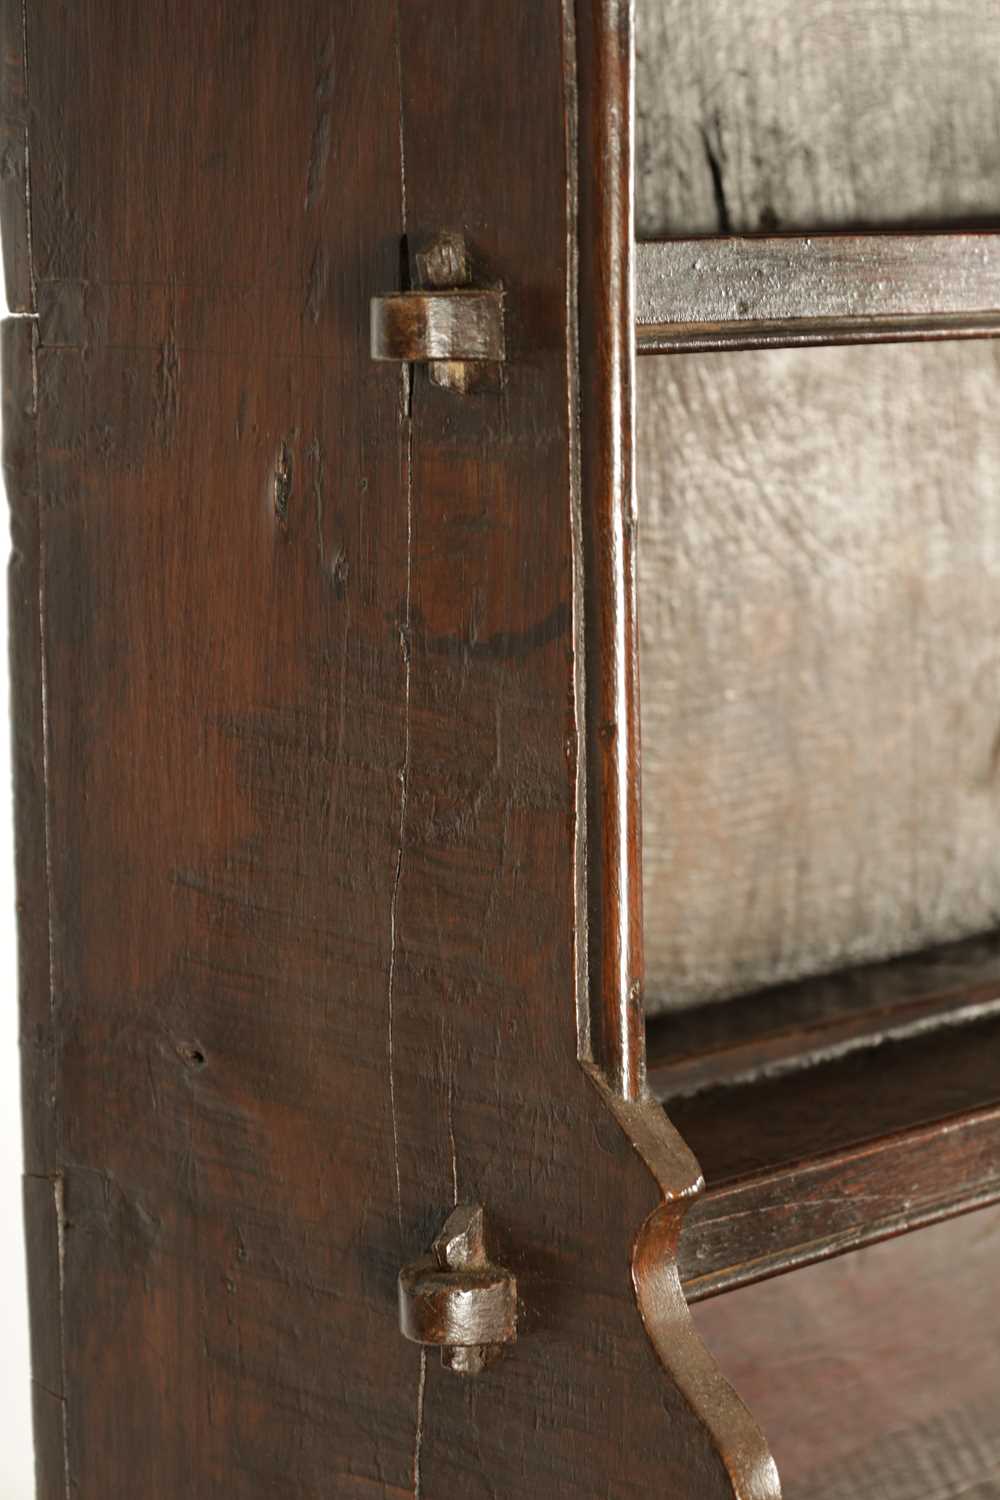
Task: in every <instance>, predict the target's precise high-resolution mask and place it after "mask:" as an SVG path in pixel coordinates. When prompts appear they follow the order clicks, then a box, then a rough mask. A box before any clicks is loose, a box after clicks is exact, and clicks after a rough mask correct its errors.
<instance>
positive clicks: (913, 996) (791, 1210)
mask: <svg viewBox="0 0 1000 1500" xmlns="http://www.w3.org/2000/svg"><path fill="white" fill-rule="evenodd" d="M649 1077H650V1085H651V1087H652V1089H653V1091H654V1093H655V1094H656V1096H657V1098H659V1099H660V1100H661V1101H662V1102H663V1104H664V1106H665V1107H666V1109H667V1111H668V1113H669V1115H670V1118H671V1120H672V1121H673V1122H674V1124H675V1125H676V1126H677V1128H678V1129H679V1130H680V1131H681V1133H682V1135H683V1136H684V1138H685V1140H686V1141H687V1142H688V1144H689V1145H690V1146H691V1148H692V1149H693V1151H694V1152H695V1154H696V1155H697V1157H698V1159H699V1161H700V1162H701V1165H702V1169H703V1171H704V1174H705V1179H706V1184H707V1187H706V1191H705V1193H704V1194H703V1195H702V1197H701V1198H700V1199H699V1200H698V1201H697V1202H696V1203H695V1204H694V1205H693V1206H692V1207H691V1209H690V1211H689V1213H688V1216H687V1219H686V1221H685V1227H684V1232H683V1236H682V1239H681V1247H680V1262H681V1275H682V1279H683V1282H684V1287H685V1292H686V1294H687V1296H688V1298H689V1300H691V1301H694V1300H697V1299H699V1298H702V1297H707V1296H711V1295H713V1294H715V1293H717V1292H721V1291H726V1290H729V1289H731V1288H733V1287H736V1286H741V1285H744V1284H746V1283H748V1282H752V1281H758V1280H761V1279H763V1278H764V1277H767V1276H772V1275H775V1274H777V1273H779V1272H782V1271H786V1270H791V1269H793V1268H795V1267H797V1266H800V1265H804V1264H807V1263H808V1262H810V1261H815V1260H821V1259H824V1258H826V1257H828V1256H830V1255H837V1254H840V1253H842V1252H843V1251H845V1250H849V1249H855V1248H857V1247H859V1246H861V1245H864V1244H869V1243H871V1242H873V1241H875V1240H879V1239H885V1238H888V1237H889V1236H891V1235H895V1234H899V1233H901V1232H903V1231H906V1230H909V1229H915V1228H917V1227H919V1226H921V1225H924V1224H928V1223H932V1222H935V1221H936V1220H938V1219H942V1218H946V1217H949V1216H951V1215H954V1214H958V1213H962V1212H965V1211H967V1210H969V1209H972V1208H977V1207H980V1206H983V1205H985V1204H987V1203H991V1202H994V1201H997V1200H1000V942H998V940H997V939H995V938H990V939H987V940H976V941H974V942H970V943H965V944H955V945H952V946H950V947H948V948H944V949H941V950H938V951H936V952H932V953H930V954H927V955H921V956H919V957H917V958H914V959H906V960H901V961H898V962H895V963H890V964H881V965H872V966H869V967H867V968H865V969H861V970H857V971H854V972H851V973H847V974H843V975H838V976H835V977H833V978H828V979H823V980H814V981H810V982H808V983H805V984H802V985H796V986H787V987H785V988H783V989H782V990H776V991H774V992H772V993H770V994H765V995H761V996H756V997H753V998H750V997H743V998H742V999H741V1001H739V1002H738V1003H724V1004H721V1005H715V1006H709V1007H705V1008H703V1009H702V1010H700V1011H692V1012H688V1013H682V1014H681V1015H680V1016H678V1017H676V1018H674V1019H667V1018H664V1019H661V1020H657V1021H654V1022H653V1023H651V1025H650V1028H649Z"/></svg>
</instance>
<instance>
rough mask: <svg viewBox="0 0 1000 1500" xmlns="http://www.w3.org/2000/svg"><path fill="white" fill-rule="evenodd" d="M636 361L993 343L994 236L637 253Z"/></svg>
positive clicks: (852, 239) (720, 242)
mask: <svg viewBox="0 0 1000 1500" xmlns="http://www.w3.org/2000/svg"><path fill="white" fill-rule="evenodd" d="M635 254H636V273H635V274H636V319H637V326H636V344H637V348H638V352H639V353H640V354H667V353H679V352H689V353H699V352H709V351H712V350H724V349H730V350H732V349H766V348H783V347H790V346H802V345H814V344H859V343H887V342H910V341H913V340H920V339H954V338H995V337H996V336H997V335H998V334H1000V235H997V234H989V233H966V234H940V233H939V234H902V233H897V234H863V235H862V234H853V235H842V234H816V235H749V236H748V235H733V236H725V237H705V238H699V239H672V240H660V241H655V242H645V243H641V244H639V245H637V246H636V252H635Z"/></svg>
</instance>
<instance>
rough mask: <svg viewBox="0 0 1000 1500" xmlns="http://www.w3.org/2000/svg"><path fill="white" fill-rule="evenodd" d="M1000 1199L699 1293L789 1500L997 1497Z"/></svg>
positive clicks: (702, 1323) (713, 1342)
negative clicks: (763, 1426)
mask: <svg viewBox="0 0 1000 1500" xmlns="http://www.w3.org/2000/svg"><path fill="white" fill-rule="evenodd" d="M998 1255H1000V1209H997V1208H993V1209H990V1210H987V1211H985V1212H983V1213H978V1214H968V1215H967V1216H966V1217H964V1218H961V1219H954V1220H952V1221H950V1222H949V1223H946V1224H939V1225H936V1226H935V1227H933V1228H931V1229H927V1230H924V1231H922V1232H921V1233H920V1234H913V1235H906V1236H904V1237H903V1238H902V1239H897V1240H893V1241H891V1242H889V1243H887V1244H882V1245H875V1246H872V1247H870V1248H868V1249H866V1250H861V1251H859V1252H858V1253H857V1254H856V1255H850V1256H844V1257H843V1258H842V1259H840V1260H834V1261H828V1262H826V1263H825V1264H824V1265H817V1266H810V1267H807V1268H806V1269H805V1270H802V1271H799V1272H797V1273H796V1275H794V1276H782V1277H780V1278H778V1279H777V1280H775V1281H768V1282H763V1283H761V1284H760V1285H758V1286H754V1287H748V1288H746V1290H744V1291H741V1292H736V1293H734V1294H733V1295H731V1296H727V1297H718V1298H716V1299H714V1300H713V1301H711V1302H704V1303H700V1304H699V1305H698V1307H697V1308H695V1321H696V1323H697V1326H698V1328H699V1330H700V1331H701V1333H702V1334H703V1336H704V1337H705V1338H706V1339H707V1341H708V1344H709V1347H710V1348H711V1349H712V1350H713V1352H714V1353H715V1354H716V1356H717V1357H718V1359H719V1361H720V1363H721V1364H722V1367H723V1369H724V1370H725V1371H726V1373H727V1374H728V1375H729V1377H730V1378H731V1379H732V1380H734V1381H736V1382H737V1383H738V1384H739V1386H740V1388H741V1389H743V1390H746V1391H747V1392H748V1393H749V1394H750V1396H751V1399H752V1400H753V1402H754V1405H755V1409H757V1410H759V1411H760V1412H761V1413H762V1414H763V1416H764V1420H765V1421H766V1422H767V1424H768V1432H769V1434H770V1435H771V1437H772V1440H773V1443H774V1449H775V1454H776V1457H777V1459H778V1462H779V1464H780V1466H781V1471H782V1479H783V1482H784V1491H785V1495H786V1497H790V1500H843V1497H845V1496H852V1497H855V1500H932V1497H940V1496H943V1495H956V1496H957V1495H961V1496H969V1497H973V1496H974V1497H976V1500H993V1497H995V1496H996V1494H997V1488H998V1476H1000V1422H998V1420H997V1394H998V1392H1000V1302H998V1300H997V1295H996V1267H997V1259H998Z"/></svg>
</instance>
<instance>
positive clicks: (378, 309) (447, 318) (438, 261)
mask: <svg viewBox="0 0 1000 1500" xmlns="http://www.w3.org/2000/svg"><path fill="white" fill-rule="evenodd" d="M414 270H415V275H414V281H415V283H416V285H415V289H414V290H413V291H409V292H393V293H390V294H388V295H386V296H382V297H373V298H372V300H371V351H372V358H373V359H389V360H403V361H406V362H408V363H413V364H426V365H427V368H428V372H429V375H430V378H431V380H432V382H433V383H434V384H435V385H440V386H445V387H446V388H447V389H448V390H452V391H460V392H462V393H463V394H464V393H466V392H468V391H472V390H478V389H493V390H495V389H496V387H497V385H498V383H499V369H500V366H501V364H502V363H503V361H504V358H505V353H506V350H505V344H504V328H503V292H502V291H501V290H499V289H498V288H495V287H476V286H475V285H474V284H473V274H472V264H471V259H470V256H469V251H468V247H467V245H466V242H465V237H464V235H461V234H440V235H438V236H437V237H436V238H435V239H434V240H433V241H432V242H431V243H430V244H429V245H428V246H427V248H426V250H424V251H423V252H418V253H417V254H416V255H415V256H414Z"/></svg>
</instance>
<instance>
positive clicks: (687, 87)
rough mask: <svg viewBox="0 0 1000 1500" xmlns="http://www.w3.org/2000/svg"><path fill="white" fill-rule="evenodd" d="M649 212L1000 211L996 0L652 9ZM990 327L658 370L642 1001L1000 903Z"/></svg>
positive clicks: (644, 560) (728, 224) (722, 984)
mask: <svg viewBox="0 0 1000 1500" xmlns="http://www.w3.org/2000/svg"><path fill="white" fill-rule="evenodd" d="M638 28H639V30H638V34H639V74H638V101H639V135H638V146H637V155H638V166H637V180H638V198H639V229H640V232H641V233H643V234H645V235H664V234H677V233H681V234H688V233H705V232H712V233H717V232H719V231H724V232H730V231H732V232H747V231H758V230H780V231H784V230H791V229H815V228H825V229H843V228H848V227H852V226H868V227H872V226H886V225H889V226H895V227H899V226H902V225H907V224H920V225H927V224H958V225H959V226H962V225H964V224H968V223H989V222H990V220H991V219H993V220H995V219H996V218H997V217H998V216H1000V191H998V189H997V174H996V161H997V156H996V141H997V139H998V135H1000V132H998V115H1000V88H998V85H997V76H998V75H997V70H996V66H995V62H996V58H997V56H998V54H1000V12H998V11H997V8H996V7H995V6H993V5H992V4H989V3H987V0H976V3H974V4H972V5H971V6H970V5H968V4H965V3H964V0H935V3H934V4H933V5H931V6H924V7H921V8H920V9H919V10H914V8H913V7H912V6H910V5H906V4H902V3H899V4H896V3H889V4H885V3H882V0H862V3H859V4H855V5H851V6H849V7H844V6H841V5H839V4H833V3H820V4H815V5H813V4H810V5H809V6H808V7H803V6H801V5H797V4H794V3H791V0H739V3H736V4H730V3H729V0H725V3H723V0H718V3H715V0H710V3H708V4H704V5H699V6H697V7H694V8H692V7H690V6H685V5H681V4H675V3H673V0H641V3H640V5H639V7H638ZM998 378H1000V368H998V355H997V352H996V350H995V349H994V348H992V347H990V346H989V345H986V344H982V345H978V346H975V347H973V346H971V345H969V346H962V347H958V346H944V345H937V346H934V347H925V348H886V349H851V350H824V351H788V352H767V353H757V354H738V355H713V356H711V357H697V356H692V357H685V358H683V359H650V360H645V361H643V362H641V364H640V367H639V440H638V455H639V460H638V461H639V500H640V524H641V539H640V548H639V570H640V624H641V632H642V634H641V656H642V685H643V758H644V771H643V778H644V807H643V816H644V825H645V841H644V842H645V856H644V857H645V907H646V964H647V1004H648V1006H649V1007H650V1008H651V1009H657V1008H663V1007H670V1006H675V1005H678V1004H683V1003H687V1002H691V1001H697V1000H700V999H710V998H714V997H719V996H723V995H732V994H736V993H740V992H744V991H749V990H752V989H754V988H757V987H760V986H762V985H766V984H769V983H772V982H775V981H778V980H781V979H787V978H791V977H794V976H797V975H801V974H806V973H815V972H822V971H825V970H829V969H832V968H836V967H839V966H840V965H843V964H846V963H851V962H859V961H863V960H866V959H870V958H876V957H882V956H886V955H889V954H894V953H900V952H905V951H908V950H912V949H915V948H918V947H922V946H925V945H927V944H930V943H934V942H941V941H945V940H948V939H951V938H955V937H959V936H962V935H964V934H968V933H974V932H977V931H983V930H986V929H988V928H990V927H992V926H994V925H996V923H997V920H998V917H1000V859H998V855H997V841H996V838H995V829H996V818H997V785H998V783H997V779H996V765H997V757H996V739H997V725H998V715H997V708H996V694H995V686H996V682H997V674H998V670H1000V664H998V661H997V658H996V652H995V649H994V645H993V643H994V641H995V639H996V636H997V632H998V628H1000V602H998V601H1000V588H998V582H1000V527H998V523H997V511H996V504H995V496H996V493H997V488H998V485H1000V442H998V438H997V429H996V423H995V420H994V408H995V396H996V390H997V383H998Z"/></svg>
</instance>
